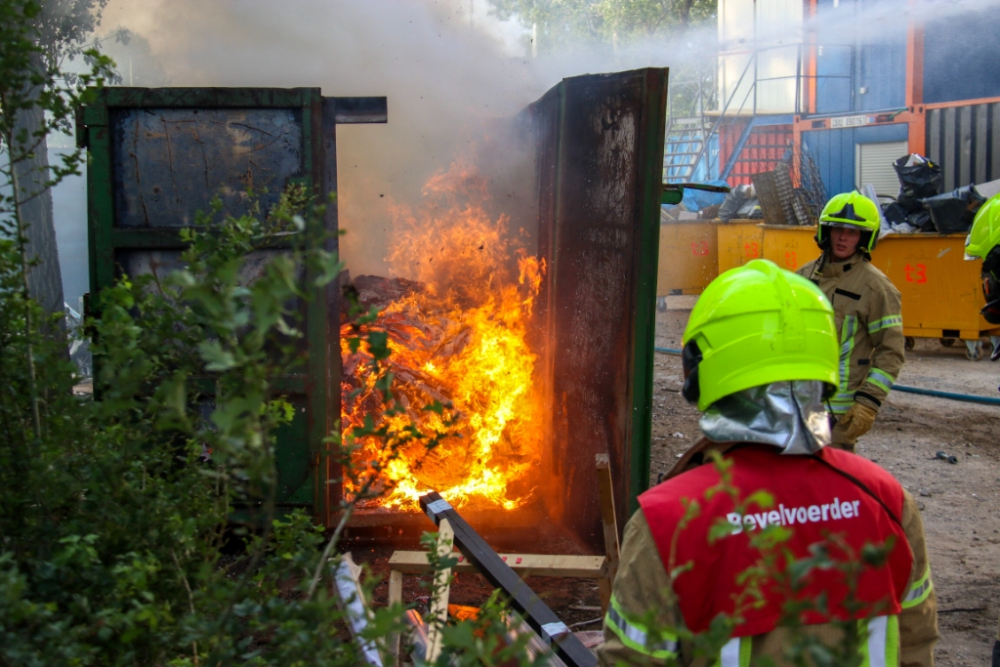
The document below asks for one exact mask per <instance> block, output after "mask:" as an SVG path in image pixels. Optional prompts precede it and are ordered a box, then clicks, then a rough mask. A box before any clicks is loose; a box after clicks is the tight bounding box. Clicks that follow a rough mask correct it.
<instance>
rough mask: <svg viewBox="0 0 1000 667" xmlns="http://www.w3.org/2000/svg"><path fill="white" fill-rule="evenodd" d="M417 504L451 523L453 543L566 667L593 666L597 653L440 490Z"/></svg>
mask: <svg viewBox="0 0 1000 667" xmlns="http://www.w3.org/2000/svg"><path fill="white" fill-rule="evenodd" d="M420 508H421V509H422V510H423V511H424V512H425V513H426V514H427V516H428V517H430V519H431V520H432V521H433V522H434V523H435V525H440V524H441V522H442V521H445V520H447V521H448V523H450V524H451V527H452V529H453V530H454V540H455V546H457V547H458V548H459V550H460V551H461V552H462V553H463V554H464V555H465V557H466V558H468V559H469V560H470V561H471V562H472V563H473V564H475V566H476V567H477V568H478V569H479V571H480V573H482V575H483V576H484V577H486V580H487V581H489V582H490V584H491V585H492V586H494V587H496V588H499V589H501V590H502V591H503V592H504V593H505V594H506V595H507V597H508V599H509V600H510V604H511V607H513V608H514V610H515V611H517V612H518V613H519V614H521V615H522V616H523V617H524V620H525V621H526V622H527V623H528V625H529V626H530V627H531V629H532V630H534V631H535V632H537V633H538V635H539V636H540V637H541V638H542V639H543V640H544V641H545V643H546V644H547V645H548V646H549V647H550V648H552V650H553V651H554V652H555V653H556V655H558V656H559V658H560V659H562V660H563V662H565V663H566V664H567V665H569V667H596V665H597V658H596V656H594V654H593V653H591V652H590V651H589V650H588V649H587V647H585V646H584V645H583V643H582V642H581V641H580V640H579V639H577V638H576V636H575V635H574V634H573V633H572V632H571V631H570V629H569V628H568V627H567V626H566V624H565V623H563V622H562V621H561V620H559V617H558V616H556V615H555V613H553V611H552V610H551V609H549V608H548V606H546V604H545V603H544V602H542V600H541V599H540V598H539V597H538V596H537V595H535V593H534V591H532V590H531V589H530V588H528V585H527V584H525V583H524V581H523V580H522V579H521V578H520V577H519V576H517V573H516V572H514V570H512V569H511V568H510V567H509V566H508V565H507V564H506V563H504V562H503V560H501V559H500V556H499V555H498V554H497V552H495V551H494V550H493V549H492V548H490V546H489V545H488V544H486V542H485V540H483V538H482V537H480V536H479V534H478V533H476V531H475V530H473V529H472V527H471V526H470V525H469V524H468V523H466V522H465V519H463V518H462V517H461V516H460V515H459V513H458V512H457V511H455V509H454V508H453V507H452V506H451V505H450V504H448V502H447V501H446V500H444V499H443V498H442V497H441V495H440V494H438V493H428V494H427V495H425V496H421V498H420Z"/></svg>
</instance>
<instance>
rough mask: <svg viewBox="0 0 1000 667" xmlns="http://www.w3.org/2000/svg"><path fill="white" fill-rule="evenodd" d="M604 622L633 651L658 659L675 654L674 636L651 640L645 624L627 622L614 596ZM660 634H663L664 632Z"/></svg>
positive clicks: (675, 641) (675, 643)
mask: <svg viewBox="0 0 1000 667" xmlns="http://www.w3.org/2000/svg"><path fill="white" fill-rule="evenodd" d="M604 624H605V625H606V626H607V627H609V628H611V630H612V631H613V632H614V633H615V634H616V635H618V638H619V639H620V640H622V643H623V644H625V646H627V647H629V648H630V649H632V650H633V651H638V652H639V653H642V654H643V655H648V656H651V657H653V658H660V659H666V658H672V657H674V656H676V655H677V638H676V637H668V638H666V639H661V640H660V641H658V642H651V641H650V633H649V632H648V631H647V629H646V628H645V626H643V625H640V624H639V623H631V622H629V621H628V620H627V619H626V618H625V615H624V614H623V613H622V610H621V609H619V607H618V601H617V600H616V599H615V598H614V596H612V597H611V606H610V607H609V608H608V613H607V615H606V616H605V617H604ZM660 634H661V635H664V634H666V633H660Z"/></svg>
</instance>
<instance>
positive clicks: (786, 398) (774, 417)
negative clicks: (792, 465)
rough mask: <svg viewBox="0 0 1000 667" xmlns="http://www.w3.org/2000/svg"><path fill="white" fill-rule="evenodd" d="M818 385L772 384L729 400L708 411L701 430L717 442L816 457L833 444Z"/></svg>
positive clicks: (823, 389) (806, 382) (821, 386)
mask: <svg viewBox="0 0 1000 667" xmlns="http://www.w3.org/2000/svg"><path fill="white" fill-rule="evenodd" d="M826 392H827V386H826V385H825V384H824V383H823V382H819V381H817V380H804V381H795V382H774V383H772V384H769V385H764V386H761V387H751V388H750V389H744V390H743V391H740V392H737V393H735V394H730V395H729V396H726V397H724V398H722V399H720V400H718V401H716V402H715V403H713V404H712V405H710V406H709V407H708V409H707V410H705V413H704V414H703V415H702V417H701V430H702V431H703V432H704V434H705V437H706V438H708V439H709V440H714V441H716V442H754V443H761V444H766V445H774V446H775V447H779V448H781V453H782V454H815V453H816V452H818V451H819V450H820V449H822V448H823V447H825V446H826V445H829V444H830V440H831V435H830V420H829V417H828V416H827V412H826V407H825V406H824V404H823V398H824V395H825V393H826Z"/></svg>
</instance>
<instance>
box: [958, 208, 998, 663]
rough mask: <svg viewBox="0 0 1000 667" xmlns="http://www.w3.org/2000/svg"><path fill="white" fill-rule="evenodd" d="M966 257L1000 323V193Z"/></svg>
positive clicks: (977, 225) (980, 217)
mask: <svg viewBox="0 0 1000 667" xmlns="http://www.w3.org/2000/svg"><path fill="white" fill-rule="evenodd" d="M965 258H966V259H968V260H977V259H981V260H983V268H982V269H981V272H980V277H981V278H982V280H983V297H984V298H985V300H986V305H985V306H983V310H982V313H983V318H984V319H985V320H986V321H987V322H989V323H990V324H1000V195H994V196H993V197H991V198H990V199H989V201H987V202H986V203H985V204H983V205H982V206H980V207H979V211H978V212H977V213H976V218H975V220H973V221H972V229H971V230H969V237H968V238H967V239H966V240H965ZM991 358H992V359H993V361H996V360H997V359H998V358H1000V345H997V346H996V347H995V348H994V349H993V355H992V357H991ZM992 664H993V667H1000V625H998V626H997V634H996V639H995V640H994V642H993V661H992Z"/></svg>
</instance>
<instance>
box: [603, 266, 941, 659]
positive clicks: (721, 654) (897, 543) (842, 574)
mask: <svg viewBox="0 0 1000 667" xmlns="http://www.w3.org/2000/svg"><path fill="white" fill-rule="evenodd" d="M833 320H834V316H833V310H832V308H831V307H830V304H829V302H828V301H827V300H826V299H825V298H824V296H823V294H822V293H821V292H820V291H819V289H818V288H816V286H815V285H813V284H811V283H810V282H809V281H807V280H805V279H804V278H802V277H800V276H796V275H795V274H793V273H791V272H788V271H784V270H782V269H779V268H778V267H777V266H775V265H774V264H772V263H771V262H768V261H765V260H753V261H751V262H748V263H747V264H746V265H745V266H742V267H738V268H735V269H732V270H730V271H727V272H726V273H724V274H722V275H721V276H719V277H718V278H717V279H716V280H714V281H712V283H711V284H710V285H709V286H708V287H707V288H706V289H705V292H704V293H703V294H702V295H701V297H700V298H699V299H698V303H697V305H696V306H695V308H694V309H693V310H692V311H691V317H690V319H689V320H688V325H687V328H686V330H685V332H684V336H683V339H682V343H683V356H682V359H683V365H684V374H685V381H684V387H683V390H682V393H683V395H684V397H685V398H686V399H687V400H688V401H690V402H692V403H696V404H697V405H698V409H699V410H701V411H702V413H703V414H702V418H701V428H702V431H703V433H704V436H705V437H704V438H702V439H701V440H699V441H698V442H697V443H695V444H694V446H693V447H692V448H691V449H690V450H689V451H688V452H687V453H686V454H685V455H684V456H683V457H682V458H681V459H680V460H679V461H678V462H677V464H676V465H675V466H674V468H673V469H672V470H671V471H670V473H669V474H668V476H667V479H666V480H665V481H664V482H663V483H661V484H659V485H657V486H656V487H654V488H652V489H650V490H649V491H647V492H646V493H644V494H642V495H641V496H640V497H639V505H640V509H639V510H638V511H636V513H635V514H634V515H633V516H632V518H631V519H630V520H629V522H628V524H627V526H626V527H625V536H624V541H623V543H622V551H621V558H620V565H619V569H618V574H617V576H616V578H615V581H614V586H613V590H612V598H611V605H610V607H609V609H608V613H607V616H606V617H605V619H604V638H605V642H604V644H602V645H601V646H599V647H598V649H597V654H598V661H599V663H600V664H601V665H608V666H610V665H616V664H628V665H638V664H651V665H663V664H672V665H682V666H684V667H688V666H691V665H696V666H705V667H708V666H709V665H719V666H720V667H747V666H749V665H750V664H751V662H753V664H757V663H758V662H760V663H761V664H764V663H765V662H766V661H767V660H770V661H771V662H770V663H769V664H775V665H777V666H781V667H784V666H785V665H792V664H800V662H801V663H802V664H805V663H808V664H813V662H814V660H812V659H811V658H810V657H809V656H810V655H817V654H816V653H815V651H818V650H821V649H819V648H818V647H817V646H816V645H815V642H821V643H822V644H825V645H826V646H828V647H837V648H843V647H844V644H843V640H844V637H845V632H844V628H845V627H850V628H852V629H853V628H856V629H857V631H858V635H859V636H858V640H859V643H858V644H857V647H858V648H857V650H858V653H859V656H858V658H859V660H861V662H859V664H866V665H867V664H871V665H876V664H878V665H887V666H890V667H897V666H899V665H906V666H907V667H911V666H913V667H915V666H927V667H929V666H931V665H933V653H932V650H933V646H934V643H935V641H936V640H937V636H938V633H937V612H936V599H935V595H934V590H933V585H932V583H931V578H930V570H929V565H928V559H927V550H926V547H925V544H924V533H923V526H922V523H921V519H920V512H919V510H918V508H917V506H916V502H915V501H914V499H913V498H912V497H911V496H910V495H909V494H908V493H907V492H906V491H905V490H904V489H903V488H902V486H901V485H900V484H899V482H897V481H896V480H895V479H894V478H893V477H892V475H891V474H889V473H888V472H886V471H885V470H883V469H882V468H880V467H879V466H877V465H875V464H874V463H872V462H870V461H868V460H867V459H864V458H862V457H860V456H856V455H854V454H851V453H848V452H845V451H841V450H838V449H833V448H830V447H827V446H826V445H827V444H828V443H829V442H830V421H829V418H828V415H827V410H826V405H825V400H826V398H827V397H828V396H829V395H830V394H832V393H833V392H835V391H836V390H837V385H838V381H839V369H838V348H839V346H840V344H839V341H838V339H837V332H836V329H835V327H834V321H833ZM712 453H717V454H718V455H720V456H721V457H722V461H723V466H724V469H725V470H727V476H728V479H729V486H728V488H727V489H726V490H724V491H722V492H719V483H720V480H721V479H722V476H721V473H720V469H722V467H723V466H716V465H713V463H712V461H711V456H712ZM758 491H766V492H768V493H770V494H771V498H772V503H771V504H770V505H768V506H763V505H765V504H766V503H760V504H757V503H756V501H750V500H748V499H749V498H751V497H754V495H755V494H756V493H757V492H758ZM693 502H696V503H698V504H699V508H698V511H697V512H688V511H687V508H688V507H690V503H693ZM768 526H772V527H779V526H780V527H781V528H780V530H777V531H776V530H775V529H774V528H772V529H771V532H770V533H767V535H771V536H773V535H774V534H775V532H778V533H784V534H787V536H788V537H787V539H786V540H784V541H782V542H780V543H779V546H778V548H777V549H776V550H775V551H776V553H777V554H778V558H777V559H776V560H774V561H768V560H767V558H766V556H765V554H767V553H768V551H767V549H766V547H763V548H762V547H761V543H760V542H759V541H757V540H756V539H754V538H755V537H756V536H760V535H761V533H762V531H766V530H767V528H768ZM866 544H867V545H882V546H883V547H884V548H885V551H884V553H883V554H882V558H881V559H869V561H868V564H867V565H864V566H863V567H862V570H861V571H860V572H857V571H855V572H848V571H847V570H846V569H845V568H842V567H838V565H837V564H844V563H845V562H847V561H851V562H854V563H858V558H859V554H860V553H861V550H862V549H863V548H865V547H864V545H866ZM817 554H823V555H824V556H825V557H826V558H827V559H828V561H826V562H825V563H824V564H823V565H822V566H820V567H819V568H817V569H814V570H810V571H808V572H806V571H805V570H802V569H800V568H799V567H798V566H791V565H790V563H789V562H788V561H787V560H785V559H786V558H788V557H790V558H793V559H794V560H795V561H796V562H797V563H801V562H802V561H803V559H808V558H812V557H815V556H816V555H817ZM772 555H774V554H772ZM768 562H770V563H771V565H768ZM751 570H754V571H756V572H757V573H758V575H759V576H760V577H761V578H760V579H758V580H757V586H756V587H754V588H753V589H750V590H748V588H747V586H746V584H745V580H744V579H742V578H741V577H742V576H743V575H745V573H747V572H749V571H751ZM792 571H794V572H801V573H802V577H801V579H798V580H796V581H795V586H794V587H793V586H792V585H789V581H787V580H784V581H783V580H782V576H783V574H782V573H784V574H787V573H789V572H792ZM779 582H780V583H779ZM852 586H854V588H853V592H852V593H849V592H848V591H849V590H851V587H852ZM741 596H742V597H741ZM741 599H742V600H743V602H744V603H743V604H740V603H738V600H741ZM789 603H792V604H796V603H803V604H804V607H800V608H798V610H797V611H794V612H789V607H788V604H789ZM737 604H740V606H739V608H737ZM789 613H791V616H789ZM724 617H728V618H729V619H731V621H732V623H731V624H730V625H728V626H725V623H724V622H723V623H722V626H721V627H720V619H722V618H724ZM688 633H691V634H693V635H697V636H700V637H708V636H714V637H715V641H714V642H712V643H711V644H710V645H708V646H706V645H705V644H699V642H698V641H697V640H696V639H695V638H694V637H692V636H691V635H690V634H688ZM809 642H814V643H813V644H812V646H811V647H810V648H809V649H805V648H804V647H805V646H806V644H808V643H809ZM797 647H798V649H802V651H803V652H802V653H799V655H798V656H795V655H794V652H795V651H796V650H797ZM846 657H847V658H848V659H850V658H852V657H853V656H851V655H848V656H846Z"/></svg>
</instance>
